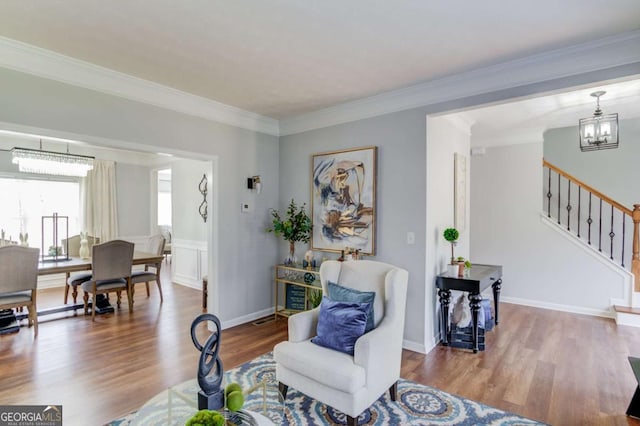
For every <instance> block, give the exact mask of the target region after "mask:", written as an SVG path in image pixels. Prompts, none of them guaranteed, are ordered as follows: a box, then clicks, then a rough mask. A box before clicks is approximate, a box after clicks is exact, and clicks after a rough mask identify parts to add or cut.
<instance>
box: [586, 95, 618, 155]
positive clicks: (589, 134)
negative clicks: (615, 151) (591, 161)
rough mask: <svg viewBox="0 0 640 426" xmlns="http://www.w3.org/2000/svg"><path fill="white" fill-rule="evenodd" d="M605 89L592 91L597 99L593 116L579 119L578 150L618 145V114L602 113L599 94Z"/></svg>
mask: <svg viewBox="0 0 640 426" xmlns="http://www.w3.org/2000/svg"><path fill="white" fill-rule="evenodd" d="M605 93H607V92H605V91H603V90H601V91H598V92H593V93H592V94H591V96H593V97H594V98H596V99H597V101H596V110H595V111H594V113H593V117H590V118H582V119H580V126H579V128H580V150H581V151H595V150H598V149H609V148H617V147H618V114H617V113H616V114H607V115H604V114H602V110H601V109H600V96H602V95H604V94H605Z"/></svg>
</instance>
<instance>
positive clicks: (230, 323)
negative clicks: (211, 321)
mask: <svg viewBox="0 0 640 426" xmlns="http://www.w3.org/2000/svg"><path fill="white" fill-rule="evenodd" d="M273 313H274V310H273V307H271V308H267V309H263V310H261V311H258V312H253V313H251V314H248V315H243V316H241V317H237V318H232V319H230V320H226V321H221V324H220V325H222V329H223V330H224V329H226V328H231V327H235V326H236V325H241V324H246V323H248V322H251V321H255V320H257V319H260V318H264V317H266V316H267V315H273Z"/></svg>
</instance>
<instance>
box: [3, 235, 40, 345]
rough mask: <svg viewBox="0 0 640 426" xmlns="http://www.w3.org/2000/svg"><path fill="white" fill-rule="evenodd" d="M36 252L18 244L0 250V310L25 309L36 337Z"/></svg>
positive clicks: (37, 252)
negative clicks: (27, 311)
mask: <svg viewBox="0 0 640 426" xmlns="http://www.w3.org/2000/svg"><path fill="white" fill-rule="evenodd" d="M39 254H40V249H37V248H29V247H23V246H18V245H11V246H5V247H0V309H13V308H21V307H24V306H26V307H27V309H28V310H29V326H32V325H33V335H34V337H35V336H37V335H38V312H37V307H36V289H37V286H38V257H39Z"/></svg>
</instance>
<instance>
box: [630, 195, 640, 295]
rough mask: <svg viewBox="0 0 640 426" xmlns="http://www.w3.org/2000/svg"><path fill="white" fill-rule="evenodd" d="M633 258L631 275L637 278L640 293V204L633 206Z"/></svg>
mask: <svg viewBox="0 0 640 426" xmlns="http://www.w3.org/2000/svg"><path fill="white" fill-rule="evenodd" d="M632 218H633V257H632V258H631V273H632V274H633V276H634V277H635V285H634V287H635V290H636V291H640V204H634V205H633V216H632Z"/></svg>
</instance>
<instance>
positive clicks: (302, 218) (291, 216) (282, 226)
mask: <svg viewBox="0 0 640 426" xmlns="http://www.w3.org/2000/svg"><path fill="white" fill-rule="evenodd" d="M305 207H306V204H302V205H301V206H300V207H298V206H297V205H296V202H295V201H294V200H293V199H291V203H289V207H287V212H286V215H285V217H284V218H282V217H280V213H278V211H277V210H271V216H272V217H273V220H272V222H271V224H272V226H271V227H270V228H268V229H267V231H268V232H273V233H274V234H276V235H277V236H282V238H284V240H285V241H288V242H289V258H290V259H291V260H292V263H296V261H295V260H294V259H295V254H294V251H295V242H296V241H302V242H305V243H308V242H309V240H310V239H311V218H310V217H309V215H307V212H306V210H305Z"/></svg>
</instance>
